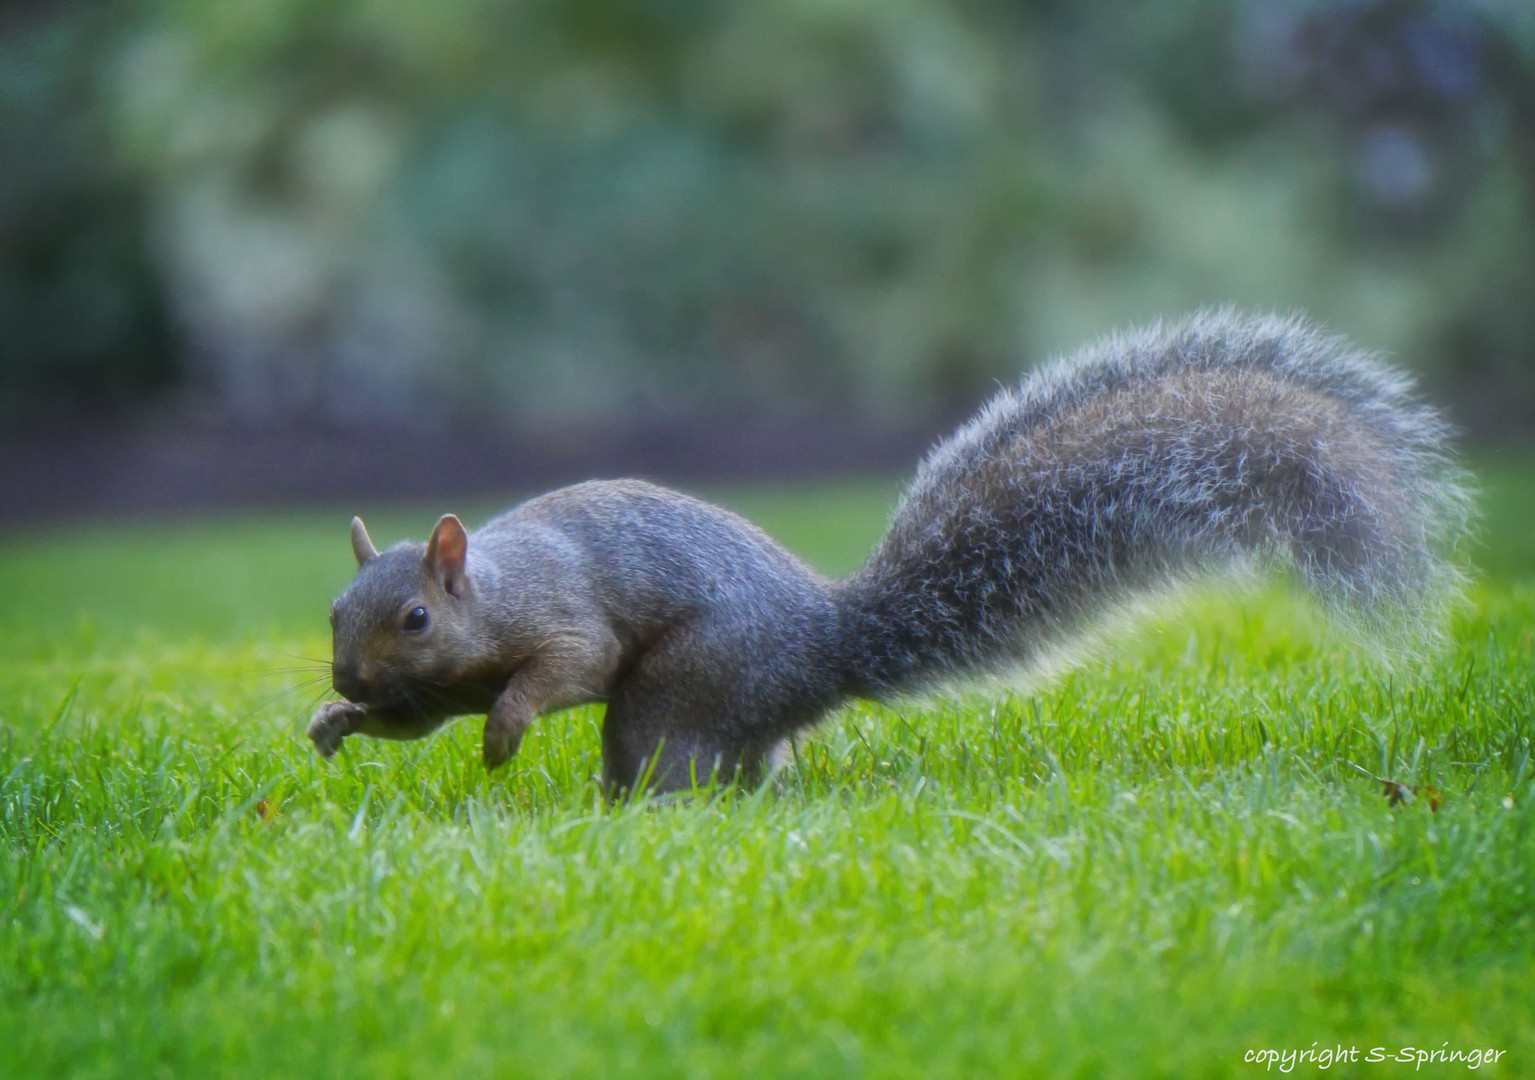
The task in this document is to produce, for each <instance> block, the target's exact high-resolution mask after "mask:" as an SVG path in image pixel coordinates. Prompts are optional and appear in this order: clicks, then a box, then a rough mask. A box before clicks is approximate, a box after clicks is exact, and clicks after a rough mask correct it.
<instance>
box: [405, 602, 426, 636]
mask: <svg viewBox="0 0 1535 1080" xmlns="http://www.w3.org/2000/svg"><path fill="white" fill-rule="evenodd" d="M400 625H401V626H402V627H403V628H404V629H406V630H409V631H416V630H425V629H426V608H424V607H413V608H411V609H410V610H409V611H407V612H406V613H405V621H404V622H402V623H401V624H400Z"/></svg>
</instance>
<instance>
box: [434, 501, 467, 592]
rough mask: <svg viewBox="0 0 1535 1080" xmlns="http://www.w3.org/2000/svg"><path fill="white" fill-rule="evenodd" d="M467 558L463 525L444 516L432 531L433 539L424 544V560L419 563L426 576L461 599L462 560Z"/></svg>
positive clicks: (447, 515)
mask: <svg viewBox="0 0 1535 1080" xmlns="http://www.w3.org/2000/svg"><path fill="white" fill-rule="evenodd" d="M468 554H469V534H468V533H466V532H465V531H464V523H463V522H462V521H460V520H458V518H457V517H455V516H454V515H453V514H444V515H442V517H441V518H440V519H439V520H438V522H437V528H435V529H433V530H432V538H431V539H430V540H428V541H427V542H426V558H425V559H423V560H422V563H423V564H424V565H425V566H426V570H427V573H429V574H432V575H433V576H435V577H436V578H437V581H438V583H439V584H440V585H441V586H442V587H443V588H444V589H446V590H448V592H450V593H452V594H453V595H455V596H458V595H461V594H462V592H463V586H464V558H465V556H467V555H468Z"/></svg>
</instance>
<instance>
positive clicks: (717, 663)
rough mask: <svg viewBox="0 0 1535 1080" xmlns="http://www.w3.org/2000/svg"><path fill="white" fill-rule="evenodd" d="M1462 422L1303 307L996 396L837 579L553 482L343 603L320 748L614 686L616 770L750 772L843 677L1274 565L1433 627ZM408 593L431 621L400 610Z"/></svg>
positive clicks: (827, 705) (1076, 367) (546, 705)
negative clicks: (458, 576) (337, 696)
mask: <svg viewBox="0 0 1535 1080" xmlns="http://www.w3.org/2000/svg"><path fill="white" fill-rule="evenodd" d="M1449 438H1450V431H1449V429H1448V427H1447V425H1446V424H1445V422H1444V420H1443V419H1442V417H1441V416H1440V415H1439V414H1438V413H1437V412H1436V411H1435V410H1433V409H1431V408H1429V407H1427V406H1425V405H1422V404H1420V403H1418V402H1417V401H1416V399H1415V398H1414V396H1413V390H1412V386H1411V383H1410V381H1409V380H1408V379H1407V378H1406V377H1405V376H1404V375H1402V374H1401V373H1399V372H1397V371H1395V370H1394V369H1392V368H1390V367H1388V366H1386V365H1384V364H1382V363H1381V362H1379V361H1377V360H1375V359H1373V358H1371V357H1369V356H1367V355H1364V354H1362V353H1360V352H1358V351H1356V350H1354V349H1352V348H1350V347H1349V346H1348V345H1347V344H1346V343H1344V342H1342V341H1340V340H1339V339H1337V338H1334V337H1331V336H1328V335H1326V334H1324V333H1321V332H1320V331H1318V330H1316V329H1314V328H1312V327H1310V326H1308V325H1307V324H1305V323H1304V322H1302V321H1300V320H1299V319H1293V318H1292V319H1279V318H1263V317H1252V316H1242V315H1237V314H1233V313H1230V312H1220V313H1206V314H1200V315H1196V316H1194V317H1192V318H1189V319H1187V320H1184V321H1182V322H1179V323H1177V324H1174V325H1170V326H1161V325H1159V326H1155V327H1151V328H1149V329H1146V330H1142V331H1138V332H1134V333H1130V334H1125V335H1121V336H1117V337H1112V338H1109V339H1107V340H1105V341H1103V342H1100V343H1099V344H1098V345H1096V346H1093V347H1091V348H1089V349H1086V350H1084V351H1083V352H1081V353H1079V354H1078V355H1076V356H1075V357H1073V358H1071V359H1069V360H1064V361H1058V362H1056V363H1054V364H1051V365H1048V366H1046V367H1044V368H1042V369H1040V370H1039V371H1037V372H1035V373H1033V374H1032V375H1030V376H1029V377H1027V378H1026V379H1024V380H1023V382H1022V383H1021V384H1020V385H1019V386H1018V387H1017V388H1016V389H1011V390H1005V391H1003V392H1002V393H1000V394H998V395H997V396H996V397H995V398H993V399H992V401H991V402H989V403H988V404H987V405H986V407H985V408H984V409H982V410H981V412H980V414H979V415H978V416H977V417H976V418H975V419H974V420H972V421H971V422H970V423H968V424H966V425H965V426H964V427H962V428H961V429H960V430H959V431H958V432H956V433H955V434H954V435H953V436H952V437H951V438H949V439H947V440H945V441H944V442H942V443H940V444H939V445H938V446H937V447H936V448H935V449H934V450H933V451H932V452H931V453H930V454H929V455H928V457H927V459H926V460H925V461H924V462H923V464H922V466H921V468H920V469H919V470H918V472H917V476H916V478H915V480H914V481H913V482H912V485H911V487H910V489H909V490H908V491H907V493H906V496H905V498H904V499H903V500H902V502H901V505H900V507H899V508H898V509H897V511H896V513H895V516H894V520H893V521H892V523H891V526H890V529H889V531H888V532H887V534H886V536H885V538H884V539H883V540H882V541H881V543H880V545H879V546H878V548H877V549H876V550H875V552H874V553H873V554H872V555H871V556H870V558H869V560H868V562H867V563H866V564H865V565H864V566H863V568H862V569H860V570H859V571H857V572H856V573H854V574H853V575H852V576H851V577H849V578H847V579H845V580H842V581H830V580H828V579H826V578H823V577H821V576H820V575H818V574H816V573H815V572H814V571H813V570H811V569H810V568H809V567H807V566H806V565H805V564H804V563H802V562H801V561H800V560H799V559H797V558H795V557H794V556H793V555H791V554H789V553H788V552H787V551H785V550H784V549H783V548H781V547H779V546H778V545H777V544H776V543H774V542H773V541H772V540H771V539H770V538H769V537H768V536H767V535H766V534H764V533H763V532H761V531H760V530H759V529H757V528H756V527H754V526H753V525H751V524H750V523H748V522H746V521H744V520H743V519H741V518H739V517H737V516H735V515H734V514H731V513H728V512H727V511H724V510H721V509H719V508H717V507H714V506H710V505H708V504H706V503H703V502H700V501H698V500H696V499H692V498H689V497H687V496H684V495H680V494H677V493H676V492H671V491H667V490H665V489H663V488H659V487H655V486H653V485H650V484H645V483H641V482H638V481H609V482H592V483H586V484H579V485H576V486H575V487H571V488H565V489H562V490H560V491H555V492H551V493H550V494H548V495H544V496H541V497H539V498H536V499H533V500H531V501H529V502H527V503H524V504H522V505H521V506H519V507H517V508H516V509H514V510H512V511H511V512H509V513H507V514H505V515H503V516H502V517H499V518H497V519H495V520H494V521H491V522H490V523H488V524H487V525H485V526H484V527H483V528H481V529H479V530H477V531H475V532H473V533H472V534H470V536H469V542H468V559H467V569H466V571H465V574H464V577H465V580H467V582H468V586H467V587H466V588H461V589H459V590H458V593H459V595H455V593H454V591H452V590H450V589H449V588H445V587H444V584H443V583H444V580H445V579H444V576H443V572H442V568H441V567H436V566H434V565H433V557H434V556H433V555H431V554H430V553H429V552H428V549H427V548H426V547H425V546H424V545H421V544H404V545H396V546H395V547H393V548H390V549H389V550H388V551H385V552H383V553H381V554H379V555H377V556H376V557H373V558H370V559H367V560H366V561H364V562H363V563H362V565H361V566H360V568H359V571H358V576H357V579H356V580H355V581H354V582H353V584H352V585H351V587H349V588H348V589H347V590H346V592H344V593H343V594H342V595H341V597H340V598H338V600H337V602H336V605H335V608H334V611H333V620H334V624H335V648H336V658H335V670H336V675H337V678H336V682H337V688H338V690H342V692H343V693H345V694H346V695H347V696H348V698H349V699H350V700H349V701H346V702H332V703H330V704H328V705H326V706H323V707H322V708H321V710H320V711H319V712H318V713H316V715H315V717H314V720H313V721H312V723H311V726H310V734H311V737H313V738H314V740H315V743H316V746H317V747H318V748H319V749H320V750H321V752H322V753H326V754H327V756H328V754H329V753H333V752H334V750H335V748H336V746H337V745H339V743H340V741H341V739H342V738H343V737H345V735H347V734H351V733H354V732H356V733H363V734H372V735H382V736H386V737H396V738H414V737H419V736H420V735H423V734H426V733H427V732H429V731H431V730H434V729H435V728H436V727H437V726H439V725H440V724H441V723H442V722H443V721H444V720H445V719H446V718H447V717H448V716H452V715H459V714H461V713H465V712H479V711H486V712H488V714H489V715H488V717H487V721H486V731H485V759H486V763H487V764H488V765H491V766H495V765H498V764H500V763H501V762H503V761H505V760H506V759H507V758H508V757H510V755H511V754H512V753H515V752H516V749H517V745H518V743H519V742H520V740H521V738H522V735H523V733H524V732H525V731H526V730H527V728H528V727H529V726H530V725H531V723H532V722H533V719H534V718H535V717H536V716H537V715H538V714H539V713H541V712H547V711H551V710H554V709H558V708H563V707H566V706H569V705H574V704H579V703H583V702H588V701H606V702H607V716H606V719H605V721H604V725H603V759H604V774H605V779H606V782H607V784H608V785H609V787H610V789H622V788H625V787H628V786H630V785H632V784H633V783H634V782H635V781H636V780H637V779H639V778H640V777H642V776H643V775H645V774H646V772H647V771H649V772H650V778H651V782H652V783H653V784H654V785H655V786H657V787H659V788H663V789H669V788H678V787H685V786H687V785H688V784H689V783H690V781H691V780H692V779H694V778H696V779H699V780H703V779H706V778H707V777H708V776H709V775H710V774H713V773H715V772H722V773H724V774H726V775H735V774H737V773H738V772H741V773H746V774H760V772H761V771H762V770H763V769H764V768H765V767H766V766H767V765H768V764H769V763H770V761H771V760H772V758H773V755H774V753H775V748H777V747H778V746H779V745H780V744H781V743H782V742H783V740H784V739H786V738H787V737H788V736H789V735H790V734H792V733H793V732H795V731H797V730H799V729H801V728H804V727H806V726H808V725H810V724H813V723H814V722H815V721H817V720H818V719H820V718H821V717H822V716H824V715H825V713H826V712H827V711H828V710H830V709H831V708H833V707H834V706H835V705H836V704H837V703H838V702H839V701H841V700H842V699H844V698H846V697H848V696H865V697H875V698H886V699H888V698H891V697H893V696H897V695H901V694H904V693H907V692H910V691H913V690H921V689H924V688H929V687H932V686H935V685H941V684H943V683H945V682H949V681H952V680H954V679H956V678H967V677H973V676H977V675H987V674H995V673H998V672H1002V671H1004V670H1007V669H1009V668H1013V667H1016V666H1019V665H1025V664H1029V663H1031V662H1033V661H1036V660H1038V659H1039V658H1040V657H1041V656H1042V655H1043V654H1044V653H1045V652H1047V651H1049V650H1053V649H1057V648H1059V647H1061V646H1062V645H1063V644H1065V643H1067V642H1069V641H1071V640H1073V639H1074V638H1075V637H1077V636H1079V635H1081V634H1082V633H1083V632H1084V631H1085V630H1086V629H1087V628H1088V627H1089V626H1090V625H1091V623H1092V622H1093V621H1094V620H1096V619H1097V618H1099V617H1100V616H1102V615H1103V614H1105V613H1106V612H1109V611H1112V610H1114V609H1115V608H1117V607H1121V606H1123V605H1125V604H1127V603H1129V602H1131V601H1133V600H1134V599H1135V598H1137V597H1139V596H1143V595H1146V594H1147V593H1150V592H1155V591H1159V590H1162V589H1165V588H1167V587H1168V586H1170V585H1171V586H1175V587H1176V586H1178V585H1181V584H1182V583H1183V582H1186V581H1188V580H1190V579H1192V578H1195V577H1197V576H1199V575H1201V574H1205V573H1210V572H1215V571H1219V570H1222V569H1224V568H1228V567H1231V566H1248V565H1253V564H1264V563H1288V564H1289V565H1290V566H1292V567H1293V568H1294V569H1295V571H1296V573H1297V575H1298V577H1299V578H1300V580H1301V581H1302V582H1303V583H1304V584H1305V585H1306V586H1308V587H1309V588H1310V589H1311V590H1312V592H1314V593H1315V594H1316V595H1318V596H1319V597H1320V598H1322V599H1323V600H1324V601H1325V602H1326V603H1328V604H1329V606H1330V607H1332V608H1333V609H1334V610H1335V611H1337V612H1339V613H1341V614H1343V615H1344V616H1345V617H1347V618H1349V619H1351V620H1353V621H1354V622H1356V623H1357V624H1359V625H1361V626H1363V627H1366V628H1369V629H1374V630H1377V631H1378V630H1380V629H1382V628H1384V627H1386V626H1387V625H1388V622H1389V625H1391V626H1393V627H1401V626H1408V627H1411V628H1416V629H1417V630H1419V631H1420V632H1421V633H1420V635H1419V636H1431V635H1432V634H1433V633H1434V630H1435V628H1436V627H1437V625H1438V621H1439V615H1440V612H1441V610H1442V608H1443V606H1444V604H1445V602H1446V601H1447V600H1448V599H1449V598H1451V597H1453V596H1455V595H1457V593H1458V591H1459V587H1460V584H1461V576H1460V573H1459V571H1458V570H1457V569H1456V565H1455V562H1454V561H1453V558H1452V557H1451V556H1452V552H1453V548H1454V546H1455V544H1456V543H1457V541H1458V540H1459V539H1460V538H1461V537H1462V536H1463V534H1464V533H1465V530H1466V526H1467V521H1468V515H1469V511H1470V497H1469V495H1468V493H1467V488H1466V486H1465V483H1464V479H1463V475H1462V473H1461V471H1460V469H1459V468H1458V467H1457V466H1456V465H1455V463H1454V459H1453V457H1452V455H1451V453H1450V451H1449V449H1448V446H1449ZM452 520H453V523H454V524H456V521H457V519H452ZM447 522H448V519H447V518H445V519H444V523H439V529H442V528H443V527H444V524H445V523H447ZM362 535H363V536H366V532H365V531H363V532H362ZM434 535H435V534H434ZM354 536H356V531H355V530H354ZM354 546H360V545H354ZM363 554H366V548H363V550H362V551H360V553H359V558H360V559H361V557H362V555H363ZM415 605H424V606H426V607H428V608H429V609H430V611H431V624H430V626H429V628H428V629H427V630H426V631H424V632H419V633H407V632H405V631H404V630H402V629H401V626H402V625H403V624H402V619H403V618H404V616H405V614H406V613H407V612H409V610H410V609H411V608H412V607H413V606H415Z"/></svg>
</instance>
